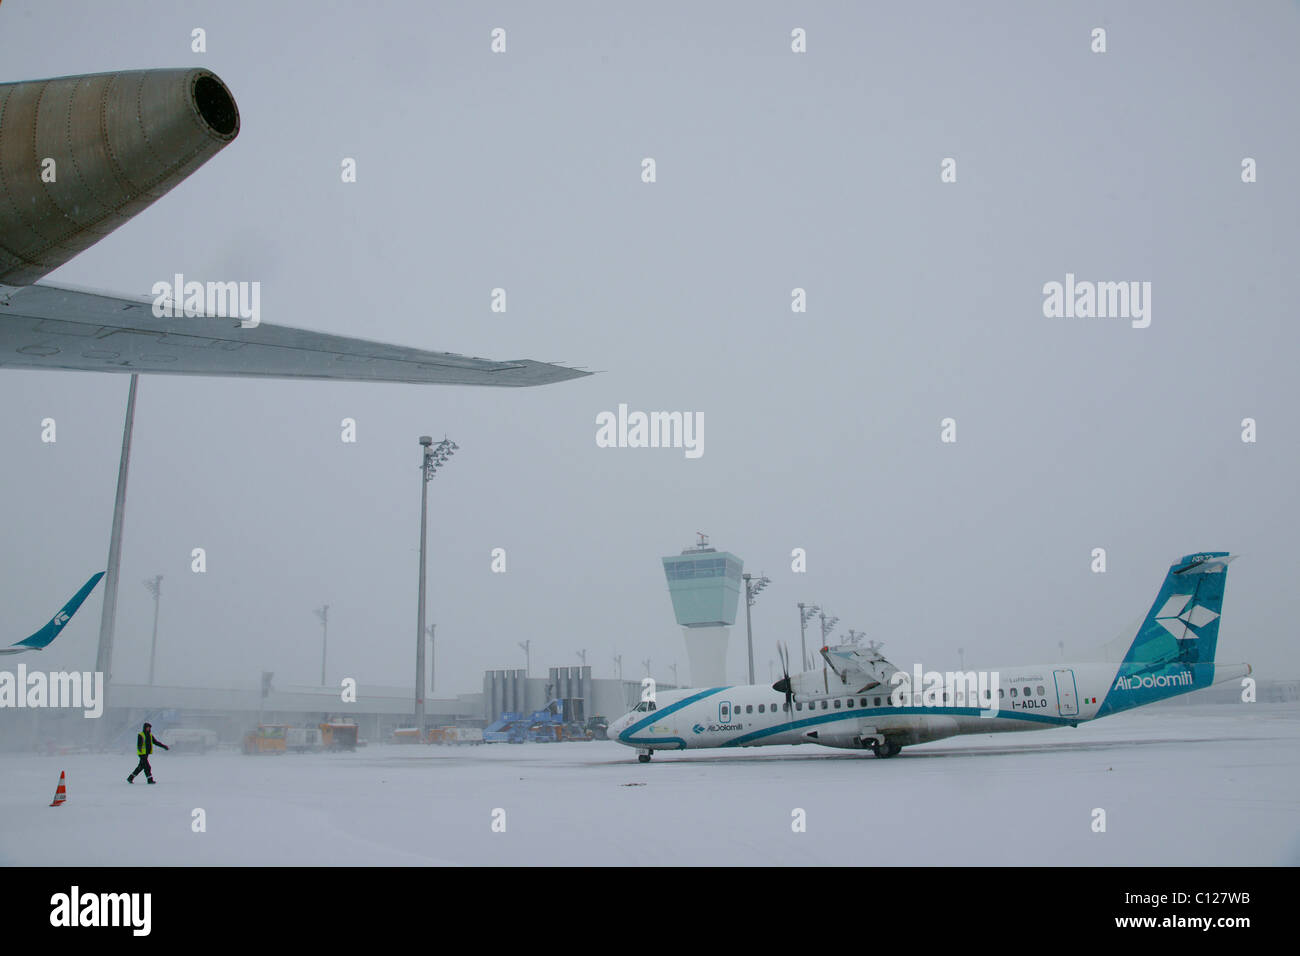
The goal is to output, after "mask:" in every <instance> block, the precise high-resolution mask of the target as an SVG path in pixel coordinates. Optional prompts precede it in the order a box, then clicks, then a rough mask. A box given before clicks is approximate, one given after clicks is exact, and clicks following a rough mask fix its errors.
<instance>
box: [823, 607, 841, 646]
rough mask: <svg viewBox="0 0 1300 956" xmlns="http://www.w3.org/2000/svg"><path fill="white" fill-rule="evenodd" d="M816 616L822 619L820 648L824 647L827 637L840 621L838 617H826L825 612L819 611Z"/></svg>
mask: <svg viewBox="0 0 1300 956" xmlns="http://www.w3.org/2000/svg"><path fill="white" fill-rule="evenodd" d="M817 616H818V617H820V618H821V619H822V647H825V646H826V638H827V636H828V635H829V634H830V632H831V631H832V630H834V628H835V625H836V624H838V623H840V619H839V618H838V617H827V616H826V612H825V611H821V612H820V613H819V614H818V615H817Z"/></svg>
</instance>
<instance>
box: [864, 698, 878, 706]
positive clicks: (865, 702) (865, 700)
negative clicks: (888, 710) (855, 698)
mask: <svg viewBox="0 0 1300 956" xmlns="http://www.w3.org/2000/svg"><path fill="white" fill-rule="evenodd" d="M862 706H863V707H866V706H867V699H866V698H865V697H864V698H862ZM876 706H877V707H879V706H880V698H879V697H877V698H876Z"/></svg>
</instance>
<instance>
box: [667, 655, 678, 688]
mask: <svg viewBox="0 0 1300 956" xmlns="http://www.w3.org/2000/svg"><path fill="white" fill-rule="evenodd" d="M668 669H669V670H670V671H672V672H673V687H676V686H677V662H676V661H673V662H672V663H671V664H669V665H668Z"/></svg>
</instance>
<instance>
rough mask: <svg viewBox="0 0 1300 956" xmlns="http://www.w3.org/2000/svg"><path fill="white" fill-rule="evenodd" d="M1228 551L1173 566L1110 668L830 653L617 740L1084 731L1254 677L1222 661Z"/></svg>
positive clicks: (662, 709) (649, 707)
mask: <svg viewBox="0 0 1300 956" xmlns="http://www.w3.org/2000/svg"><path fill="white" fill-rule="evenodd" d="M1234 557H1235V555H1231V554H1228V553H1227V552H1222V551H1209V552H1200V553H1197V554H1189V555H1186V556H1184V557H1182V558H1180V559H1179V560H1178V561H1176V562H1174V564H1173V565H1172V566H1171V567H1170V568H1169V571H1168V573H1167V574H1166V575H1165V580H1164V584H1163V585H1162V586H1161V588H1160V591H1159V593H1158V594H1157V595H1156V599H1155V602H1154V603H1153V604H1152V605H1151V610H1150V611H1149V612H1148V613H1147V616H1146V619H1145V620H1144V621H1143V622H1142V626H1141V627H1140V628H1139V629H1138V632H1137V634H1136V636H1134V638H1133V639H1132V641H1131V642H1130V643H1128V644H1127V646H1126V648H1125V646H1124V645H1122V644H1121V645H1120V646H1119V651H1120V653H1119V654H1116V655H1113V656H1108V655H1107V654H1106V653H1105V652H1103V653H1102V655H1100V656H1101V658H1102V659H1101V660H1098V661H1096V662H1087V663H1078V664H1060V665H1055V664H1042V665H1031V666H1027V667H1012V668H1000V669H997V670H992V671H956V672H953V671H949V672H944V673H939V672H928V673H924V674H923V673H922V672H921V670H920V668H919V667H917V668H916V669H915V671H914V673H912V674H909V673H907V672H904V671H901V670H899V669H898V668H896V667H894V665H892V664H890V663H889V661H887V660H885V658H884V657H883V656H881V654H880V652H879V649H878V647H877V646H875V645H871V646H868V647H865V648H860V647H857V646H855V645H842V646H839V647H823V648H822V658H823V660H824V666H823V668H822V669H821V670H819V671H807V672H804V673H801V674H796V675H794V676H790V675H789V674H787V675H786V676H784V677H782V679H781V680H779V681H777V682H776V683H775V684H773V685H772V686H771V687H768V686H767V685H763V684H757V685H747V686H733V687H709V688H704V689H694V690H681V691H673V692H668V693H661V694H649V695H647V698H648V699H645V700H642V701H641V703H640V704H639V705H638V706H637V708H636V709H635V710H633V711H631V712H630V713H628V714H625V715H624V716H622V717H620V718H619V719H618V720H616V721H614V722H613V723H612V724H610V726H609V731H608V733H609V737H610V739H611V740H617V741H618V742H619V743H621V744H626V745H627V746H629V747H634V748H636V750H637V752H638V759H639V760H640V761H641V762H642V763H645V762H647V761H649V760H650V757H651V755H652V754H653V753H654V752H655V751H656V750H688V749H692V750H693V749H696V748H705V747H761V746H767V745H775V744H805V743H814V744H821V745H822V746H826V747H842V748H849V749H869V750H871V751H873V752H874V753H875V755H876V756H877V757H892V756H894V755H895V754H897V753H898V752H899V751H900V750H902V748H903V747H904V746H908V745H912V744H923V743H928V742H929V741H932V740H942V739H944V738H945V737H953V736H956V735H958V734H987V733H1002V732H1008V731H1017V730H1044V729H1046V728H1049V727H1060V726H1071V727H1074V726H1077V725H1078V724H1080V723H1083V722H1085V721H1089V720H1095V719H1096V718H1098V717H1105V716H1106V715H1107V714H1113V713H1117V712H1119V711H1122V710H1129V709H1130V708H1133V707H1141V706H1142V705H1144V704H1149V703H1152V702H1153V701H1157V700H1162V699H1164V698H1166V697H1172V696H1174V695H1176V694H1185V693H1188V692H1189V691H1193V690H1198V689H1200V688H1203V687H1209V686H1210V685H1211V684H1217V683H1220V682H1222V681H1226V680H1232V679H1234V678H1240V677H1244V676H1246V675H1248V674H1249V673H1250V665H1249V664H1234V665H1223V664H1216V663H1215V660H1214V657H1215V650H1216V647H1217V644H1218V639H1219V620H1220V616H1221V615H1222V613H1223V589H1224V584H1225V583H1226V581H1227V577H1228V575H1227V569H1228V563H1229V562H1230V561H1232V560H1233V558H1234Z"/></svg>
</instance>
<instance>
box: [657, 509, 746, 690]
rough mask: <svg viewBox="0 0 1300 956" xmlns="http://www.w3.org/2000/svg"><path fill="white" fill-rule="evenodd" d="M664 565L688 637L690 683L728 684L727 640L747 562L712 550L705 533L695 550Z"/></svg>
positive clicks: (687, 650) (665, 562)
mask: <svg viewBox="0 0 1300 956" xmlns="http://www.w3.org/2000/svg"><path fill="white" fill-rule="evenodd" d="M663 562H664V575H665V576H666V577H667V578H668V593H669V595H671V597H672V599H673V613H674V614H676V615H677V623H678V624H680V625H681V627H682V633H683V634H684V635H685V637H686V654H687V657H688V658H689V660H690V667H691V677H690V682H691V683H692V684H693V685H695V686H696V687H717V686H719V685H722V684H726V683H727V641H728V639H730V637H731V625H732V624H734V623H735V622H736V608H737V606H738V605H739V604H740V590H741V580H740V572H741V571H742V570H743V569H744V566H745V562H743V561H742V560H741V559H740V558H738V557H736V555H734V554H731V553H729V552H726V551H719V550H717V549H716V548H711V547H709V538H708V535H705V534H700V540H699V542H698V543H697V544H696V546H695V547H693V548H688V549H687V550H685V551H683V552H682V553H681V554H679V555H676V556H674V557H668V558H664V559H663Z"/></svg>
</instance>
